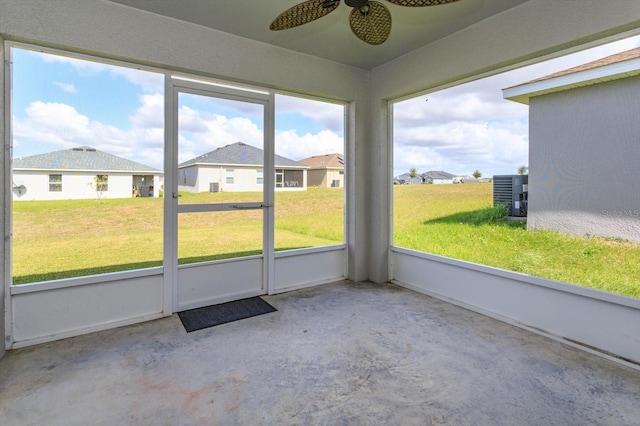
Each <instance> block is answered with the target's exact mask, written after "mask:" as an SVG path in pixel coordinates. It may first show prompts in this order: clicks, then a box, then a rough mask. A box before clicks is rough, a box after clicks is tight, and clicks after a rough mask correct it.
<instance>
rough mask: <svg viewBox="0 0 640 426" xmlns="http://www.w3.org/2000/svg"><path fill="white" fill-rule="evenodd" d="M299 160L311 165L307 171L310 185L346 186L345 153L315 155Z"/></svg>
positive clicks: (325, 186)
mask: <svg viewBox="0 0 640 426" xmlns="http://www.w3.org/2000/svg"><path fill="white" fill-rule="evenodd" d="M299 162H300V163H302V164H304V165H306V166H309V170H308V171H307V184H308V186H317V187H321V188H343V187H344V155H342V154H324V155H314V156H312V157H307V158H304V159H302V160H300V161H299Z"/></svg>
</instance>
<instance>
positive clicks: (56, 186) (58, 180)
mask: <svg viewBox="0 0 640 426" xmlns="http://www.w3.org/2000/svg"><path fill="white" fill-rule="evenodd" d="M49 192H62V175H49Z"/></svg>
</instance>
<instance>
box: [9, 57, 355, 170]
mask: <svg viewBox="0 0 640 426" xmlns="http://www.w3.org/2000/svg"><path fill="white" fill-rule="evenodd" d="M12 62H13V74H12V75H13V79H12V89H13V90H12V95H13V98H12V107H13V109H12V115H13V126H12V132H13V157H14V158H19V157H24V156H28V155H34V154H40V153H45V152H51V151H55V150H60V149H68V148H71V147H75V146H81V145H88V146H92V147H94V148H96V149H100V150H103V151H106V152H109V153H112V154H115V155H119V156H122V157H125V158H129V159H131V160H134V161H138V162H141V163H144V164H147V165H150V166H153V167H156V168H159V169H161V168H162V167H163V139H164V112H163V107H164V76H163V75H162V74H159V73H153V72H148V71H139V70H136V69H131V68H124V67H118V66H112V65H106V64H101V63H97V62H90V61H84V60H79V59H74V58H68V57H63V56H57V55H51V54H43V53H40V52H34V51H29V50H23V49H19V48H14V49H12ZM343 116H344V108H343V107H342V105H337V104H333V103H327V102H318V101H311V100H307V99H301V98H294V97H290V96H283V95H278V96H277V97H276V153H278V154H280V155H283V156H285V157H288V158H292V159H295V160H299V159H302V158H305V157H308V156H311V155H318V154H327V153H333V152H339V153H342V152H343V151H344V148H343V146H344V139H343V138H344V130H343V129H344V124H343V120H344V117H343ZM179 123H180V130H181V132H180V142H179V148H180V150H179V155H180V161H186V160H188V159H190V158H193V157H195V156H197V155H200V154H203V153H205V152H208V151H211V150H214V149H216V148H218V147H220V146H224V145H227V144H230V143H234V142H238V141H242V142H245V143H249V144H252V145H255V146H258V147H261V146H262V129H263V123H262V112H261V109H260V108H256V107H255V106H254V105H251V104H240V103H237V102H231V101H223V100H214V99H211V98H204V97H199V96H192V95H186V94H182V95H181V97H180V101H179Z"/></svg>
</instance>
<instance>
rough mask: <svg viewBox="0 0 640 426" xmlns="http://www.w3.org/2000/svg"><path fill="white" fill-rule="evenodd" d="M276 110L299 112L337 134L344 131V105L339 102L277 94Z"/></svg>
mask: <svg viewBox="0 0 640 426" xmlns="http://www.w3.org/2000/svg"><path fill="white" fill-rule="evenodd" d="M276 110H277V111H278V113H282V114H291V113H295V114H300V115H301V116H303V117H307V118H310V119H312V120H314V121H316V122H318V123H319V124H320V125H321V126H322V127H324V128H326V129H329V130H331V131H333V132H335V133H338V134H342V133H343V132H344V106H343V105H341V104H334V103H329V102H322V101H315V100H310V99H304V98H298V97H293V96H285V95H277V96H276Z"/></svg>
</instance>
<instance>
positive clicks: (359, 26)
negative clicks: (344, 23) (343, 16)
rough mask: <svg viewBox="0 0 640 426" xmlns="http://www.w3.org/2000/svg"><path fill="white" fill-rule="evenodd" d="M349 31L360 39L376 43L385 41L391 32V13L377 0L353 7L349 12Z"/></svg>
mask: <svg viewBox="0 0 640 426" xmlns="http://www.w3.org/2000/svg"><path fill="white" fill-rule="evenodd" d="M349 25H351V31H353V33H354V34H355V35H356V36H357V37H358V38H359V39H360V40H362V41H364V42H365V43H368V44H373V45H378V44H382V43H384V42H385V40H386V39H387V38H388V37H389V33H391V14H390V13H389V10H388V9H387V8H386V7H385V6H384V5H383V4H382V3H379V2H377V1H370V2H368V3H367V4H366V5H364V6H362V7H359V8H355V7H354V8H353V10H352V11H351V13H350V14H349Z"/></svg>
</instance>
